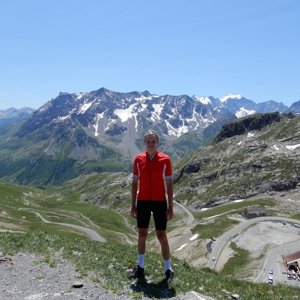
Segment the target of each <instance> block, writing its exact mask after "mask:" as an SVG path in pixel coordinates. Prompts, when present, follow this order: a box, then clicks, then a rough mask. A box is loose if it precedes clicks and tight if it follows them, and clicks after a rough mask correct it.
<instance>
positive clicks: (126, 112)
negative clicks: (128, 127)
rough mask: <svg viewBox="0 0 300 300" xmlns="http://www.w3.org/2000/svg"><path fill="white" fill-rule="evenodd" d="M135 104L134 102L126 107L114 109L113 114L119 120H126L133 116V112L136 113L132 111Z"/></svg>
mask: <svg viewBox="0 0 300 300" xmlns="http://www.w3.org/2000/svg"><path fill="white" fill-rule="evenodd" d="M135 105H136V104H135V103H134V104H132V105H130V106H129V107H128V108H125V109H116V110H115V111H114V114H115V115H116V116H118V117H119V118H120V120H121V122H126V121H127V120H128V119H131V118H132V117H133V116H134V114H136V113H134V112H133V108H134V107H135Z"/></svg>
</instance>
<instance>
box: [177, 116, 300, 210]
mask: <svg viewBox="0 0 300 300" xmlns="http://www.w3.org/2000/svg"><path fill="white" fill-rule="evenodd" d="M275 117H276V115H275ZM237 122H239V121H237ZM262 122H264V121H262ZM225 131H226V127H225ZM299 131H300V118H299V117H294V116H292V115H282V116H281V117H280V120H276V121H275V122H273V123H272V124H266V126H264V127H263V128H261V129H260V130H247V131H245V132H244V134H242V135H241V134H240V133H237V134H236V135H234V136H230V137H227V138H223V139H219V140H218V141H217V142H215V143H213V144H211V145H209V146H207V147H204V148H202V149H200V150H199V151H197V152H195V153H194V154H193V156H192V157H190V158H188V159H185V160H183V161H181V162H180V163H179V164H178V165H177V166H176V172H175V182H176V197H177V199H178V200H179V201H184V203H188V205H189V206H190V207H193V208H195V209H201V208H205V207H211V206H215V205H219V204H222V203H225V202H228V201H233V200H238V199H246V198H251V197H255V196H258V195H262V194H265V193H267V194H269V195H272V193H277V192H279V193H285V192H287V191H290V190H293V189H299V188H300V176H299V174H300V135H299ZM221 136H222V134H221Z"/></svg>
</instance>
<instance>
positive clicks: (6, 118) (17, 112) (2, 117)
mask: <svg viewBox="0 0 300 300" xmlns="http://www.w3.org/2000/svg"><path fill="white" fill-rule="evenodd" d="M33 112H34V109H33V108H29V107H24V108H21V109H16V108H13V107H11V108H8V109H5V110H0V128H1V127H3V126H6V125H10V124H13V123H15V122H19V121H22V120H26V119H28V118H29V117H30V116H31V115H32V114H33Z"/></svg>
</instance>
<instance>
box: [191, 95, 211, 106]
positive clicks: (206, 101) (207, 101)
mask: <svg viewBox="0 0 300 300" xmlns="http://www.w3.org/2000/svg"><path fill="white" fill-rule="evenodd" d="M194 98H195V99H196V100H197V101H198V102H200V103H202V104H204V105H208V104H210V103H211V101H210V99H209V98H208V97H203V96H194Z"/></svg>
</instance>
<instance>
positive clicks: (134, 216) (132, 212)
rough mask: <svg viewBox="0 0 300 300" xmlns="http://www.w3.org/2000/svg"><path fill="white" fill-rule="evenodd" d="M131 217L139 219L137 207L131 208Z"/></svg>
mask: <svg viewBox="0 0 300 300" xmlns="http://www.w3.org/2000/svg"><path fill="white" fill-rule="evenodd" d="M131 216H132V217H133V218H135V219H136V218H137V209H136V207H135V206H132V207H131Z"/></svg>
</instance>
